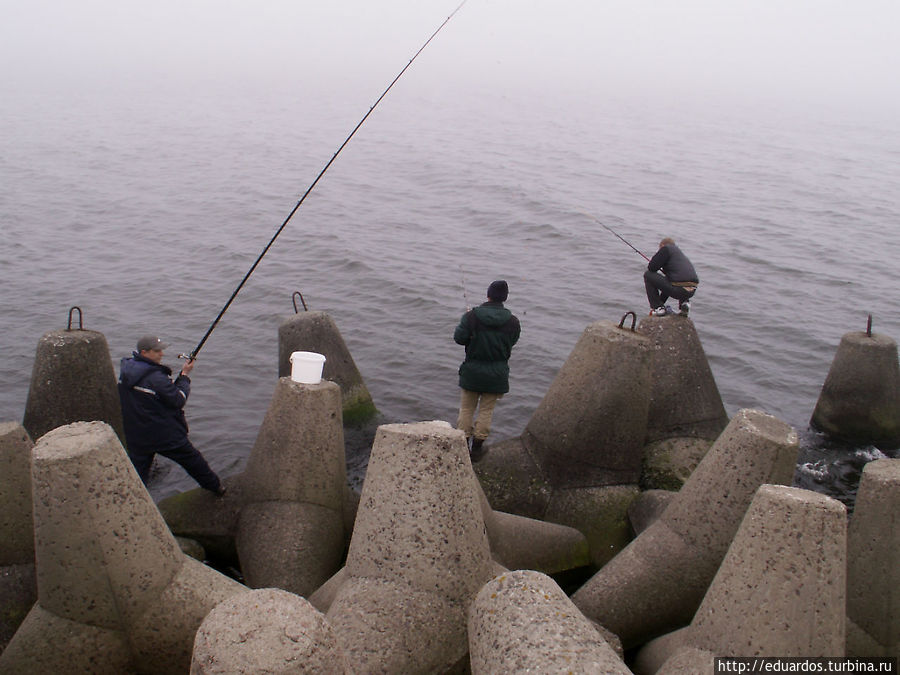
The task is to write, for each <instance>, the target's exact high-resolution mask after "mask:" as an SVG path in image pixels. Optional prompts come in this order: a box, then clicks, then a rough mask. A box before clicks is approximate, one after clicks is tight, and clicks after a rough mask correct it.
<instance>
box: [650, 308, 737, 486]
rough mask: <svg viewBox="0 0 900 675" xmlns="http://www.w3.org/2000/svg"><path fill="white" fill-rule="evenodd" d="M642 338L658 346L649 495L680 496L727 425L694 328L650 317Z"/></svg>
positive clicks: (655, 348)
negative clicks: (656, 491)
mask: <svg viewBox="0 0 900 675" xmlns="http://www.w3.org/2000/svg"><path fill="white" fill-rule="evenodd" d="M638 332H639V333H641V334H642V335H646V336H647V338H648V339H650V341H651V342H652V343H653V360H652V364H651V373H652V376H651V380H652V381H651V385H650V389H651V392H650V407H649V411H648V417H647V439H646V442H647V445H646V447H645V448H644V450H643V460H644V466H643V473H642V475H641V486H642V487H643V488H644V489H664V490H678V489H680V488H681V486H682V485H683V484H684V482H685V480H687V478H688V477H689V476H690V474H691V472H692V471H693V470H694V468H695V467H696V466H697V464H699V463H700V460H702V459H703V456H704V455H705V454H706V453H707V451H708V450H709V448H710V446H711V445H712V441H713V440H715V438H717V437H718V435H719V434H720V433H721V432H722V430H723V429H724V428H725V426H726V425H727V424H728V415H727V414H726V412H725V406H724V405H723V404H722V397H721V396H720V395H719V389H718V387H717V386H716V381H715V379H714V378H713V375H712V370H711V369H710V367H709V361H708V360H707V358H706V354H705V353H704V351H703V346H702V345H701V344H700V338H699V336H698V335H697V331H696V329H695V328H694V322H693V321H691V320H690V319H686V318H683V317H680V316H674V317H673V316H665V317H653V316H651V317H648V318H645V319H643V320H642V321H641V323H640V325H639V326H638Z"/></svg>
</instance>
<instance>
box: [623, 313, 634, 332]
mask: <svg viewBox="0 0 900 675" xmlns="http://www.w3.org/2000/svg"><path fill="white" fill-rule="evenodd" d="M629 314H631V332H632V333H633V332H634V323H635V322H636V321H637V314H635V313H634V312H625V314H623V315H622V320H621V321H620V322H619V328H622V327H623V326H624V325H625V317H627V316H628V315H629Z"/></svg>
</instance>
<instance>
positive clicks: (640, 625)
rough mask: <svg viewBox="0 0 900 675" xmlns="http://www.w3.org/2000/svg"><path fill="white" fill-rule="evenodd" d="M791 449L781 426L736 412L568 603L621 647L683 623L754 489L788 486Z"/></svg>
mask: <svg viewBox="0 0 900 675" xmlns="http://www.w3.org/2000/svg"><path fill="white" fill-rule="evenodd" d="M797 451H798V445H797V434H796V432H795V431H794V430H793V429H791V427H789V426H788V425H787V424H785V423H784V422H782V421H780V420H778V419H776V418H775V417H773V416H771V415H767V414H765V413H763V412H760V411H757V410H741V411H739V412H738V413H737V415H735V416H734V418H733V419H732V420H731V422H730V423H729V424H728V426H727V427H726V428H725V430H724V431H723V432H722V434H721V435H720V436H719V438H718V439H716V442H715V443H714V444H713V446H712V448H710V451H709V452H708V453H707V455H706V457H704V458H703V461H702V462H701V463H700V465H699V466H698V467H697V469H696V470H695V471H694V473H693V474H692V475H691V477H690V478H689V479H688V481H687V483H685V485H684V487H683V488H682V489H681V491H680V492H679V493H678V494H677V495H676V496H675V497H674V498H673V499H672V502H671V503H670V504H669V506H668V507H667V508H666V510H665V511H664V512H663V513H662V515H661V516H660V517H659V518H658V519H657V520H656V521H654V522H653V524H651V525H650V526H649V527H648V528H647V529H646V530H644V531H643V532H642V533H641V534H640V535H639V536H638V537H637V538H636V539H635V540H634V541H632V542H631V543H630V544H629V545H628V546H627V547H626V548H625V549H624V550H623V551H621V552H620V553H619V554H618V555H617V556H616V557H615V558H613V559H612V560H610V561H609V562H608V563H607V564H606V565H605V566H604V567H603V568H601V569H600V571H599V572H597V573H596V574H595V575H594V576H593V577H592V578H591V579H590V580H589V581H588V582H587V583H586V584H585V585H584V586H582V587H581V588H580V589H579V590H578V591H577V592H576V593H575V594H574V595H573V596H572V600H573V601H574V602H575V604H576V605H577V606H578V607H579V608H580V609H581V611H582V612H584V613H585V614H586V615H587V616H588V617H590V618H591V619H594V620H595V621H597V622H598V623H600V624H601V625H603V626H604V627H606V628H607V629H609V630H610V631H612V632H613V633H615V634H616V635H618V636H619V638H620V639H621V640H622V645H623V646H624V647H625V648H626V649H628V648H630V647H633V646H636V645H640V644H643V643H644V642H646V641H647V640H649V639H651V638H653V637H656V636H658V635H661V634H663V633H668V632H670V631H673V630H675V629H677V628H680V627H681V626H685V625H687V624H688V623H689V622H690V620H691V618H692V617H693V616H694V612H695V611H696V610H697V607H698V606H699V605H700V602H701V601H702V599H703V596H704V595H705V593H706V590H707V588H708V587H709V584H710V582H711V581H712V579H713V577H714V576H715V574H716V571H717V570H718V568H719V565H720V563H721V562H722V559H723V558H724V557H725V552H726V551H727V550H728V546H729V544H730V543H731V540H732V539H733V538H734V534H735V532H736V531H737V529H738V526H739V525H740V522H741V520H742V519H743V517H744V513H745V512H746V510H747V506H748V505H749V504H750V501H751V499H752V498H753V495H754V493H755V492H756V490H757V488H758V487H759V486H760V485H762V484H764V483H782V484H783V483H789V482H790V480H791V478H792V476H793V473H794V467H795V466H796V463H797Z"/></svg>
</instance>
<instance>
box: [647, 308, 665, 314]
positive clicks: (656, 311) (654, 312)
mask: <svg viewBox="0 0 900 675" xmlns="http://www.w3.org/2000/svg"><path fill="white" fill-rule="evenodd" d="M665 315H666V308H665V307H657V308H656V309H651V310H650V316H665Z"/></svg>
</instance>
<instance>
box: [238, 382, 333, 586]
mask: <svg viewBox="0 0 900 675" xmlns="http://www.w3.org/2000/svg"><path fill="white" fill-rule="evenodd" d="M346 467H347V464H346V460H345V459H344V431H343V426H342V424H341V390H340V387H338V385H337V384H335V383H334V382H327V381H322V382H320V383H319V384H301V383H299V382H294V381H293V380H291V378H289V377H282V378H279V380H278V384H277V385H276V387H275V393H274V395H273V397H272V402H271V404H270V405H269V409H268V411H267V412H266V416H265V419H264V420H263V423H262V426H261V427H260V429H259V434H258V435H257V438H256V443H255V444H254V446H253V450H252V451H251V453H250V458H249V459H248V460H247V468H246V469H245V470H244V473H243V474H242V475H241V477H240V481H241V483H242V488H241V494H242V496H243V505H242V507H241V510H240V516H239V519H238V524H237V532H236V538H235V542H236V545H237V552H238V558H239V559H240V563H241V571H242V572H243V574H244V578H245V580H246V583H247V585H248V586H251V587H254V588H264V587H273V588H281V589H284V590H286V591H290V592H292V593H296V594H298V595H303V596H307V595H309V594H310V593H312V592H313V591H314V590H315V589H316V588H318V587H319V586H321V585H322V584H323V583H324V582H325V581H326V580H327V579H328V578H329V577H330V576H331V575H332V574H334V573H335V572H336V571H337V570H338V568H340V566H341V559H342V558H343V554H344V541H345V537H344V518H343V505H344V498H343V495H344V490H345V487H346V484H347V468H346Z"/></svg>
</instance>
